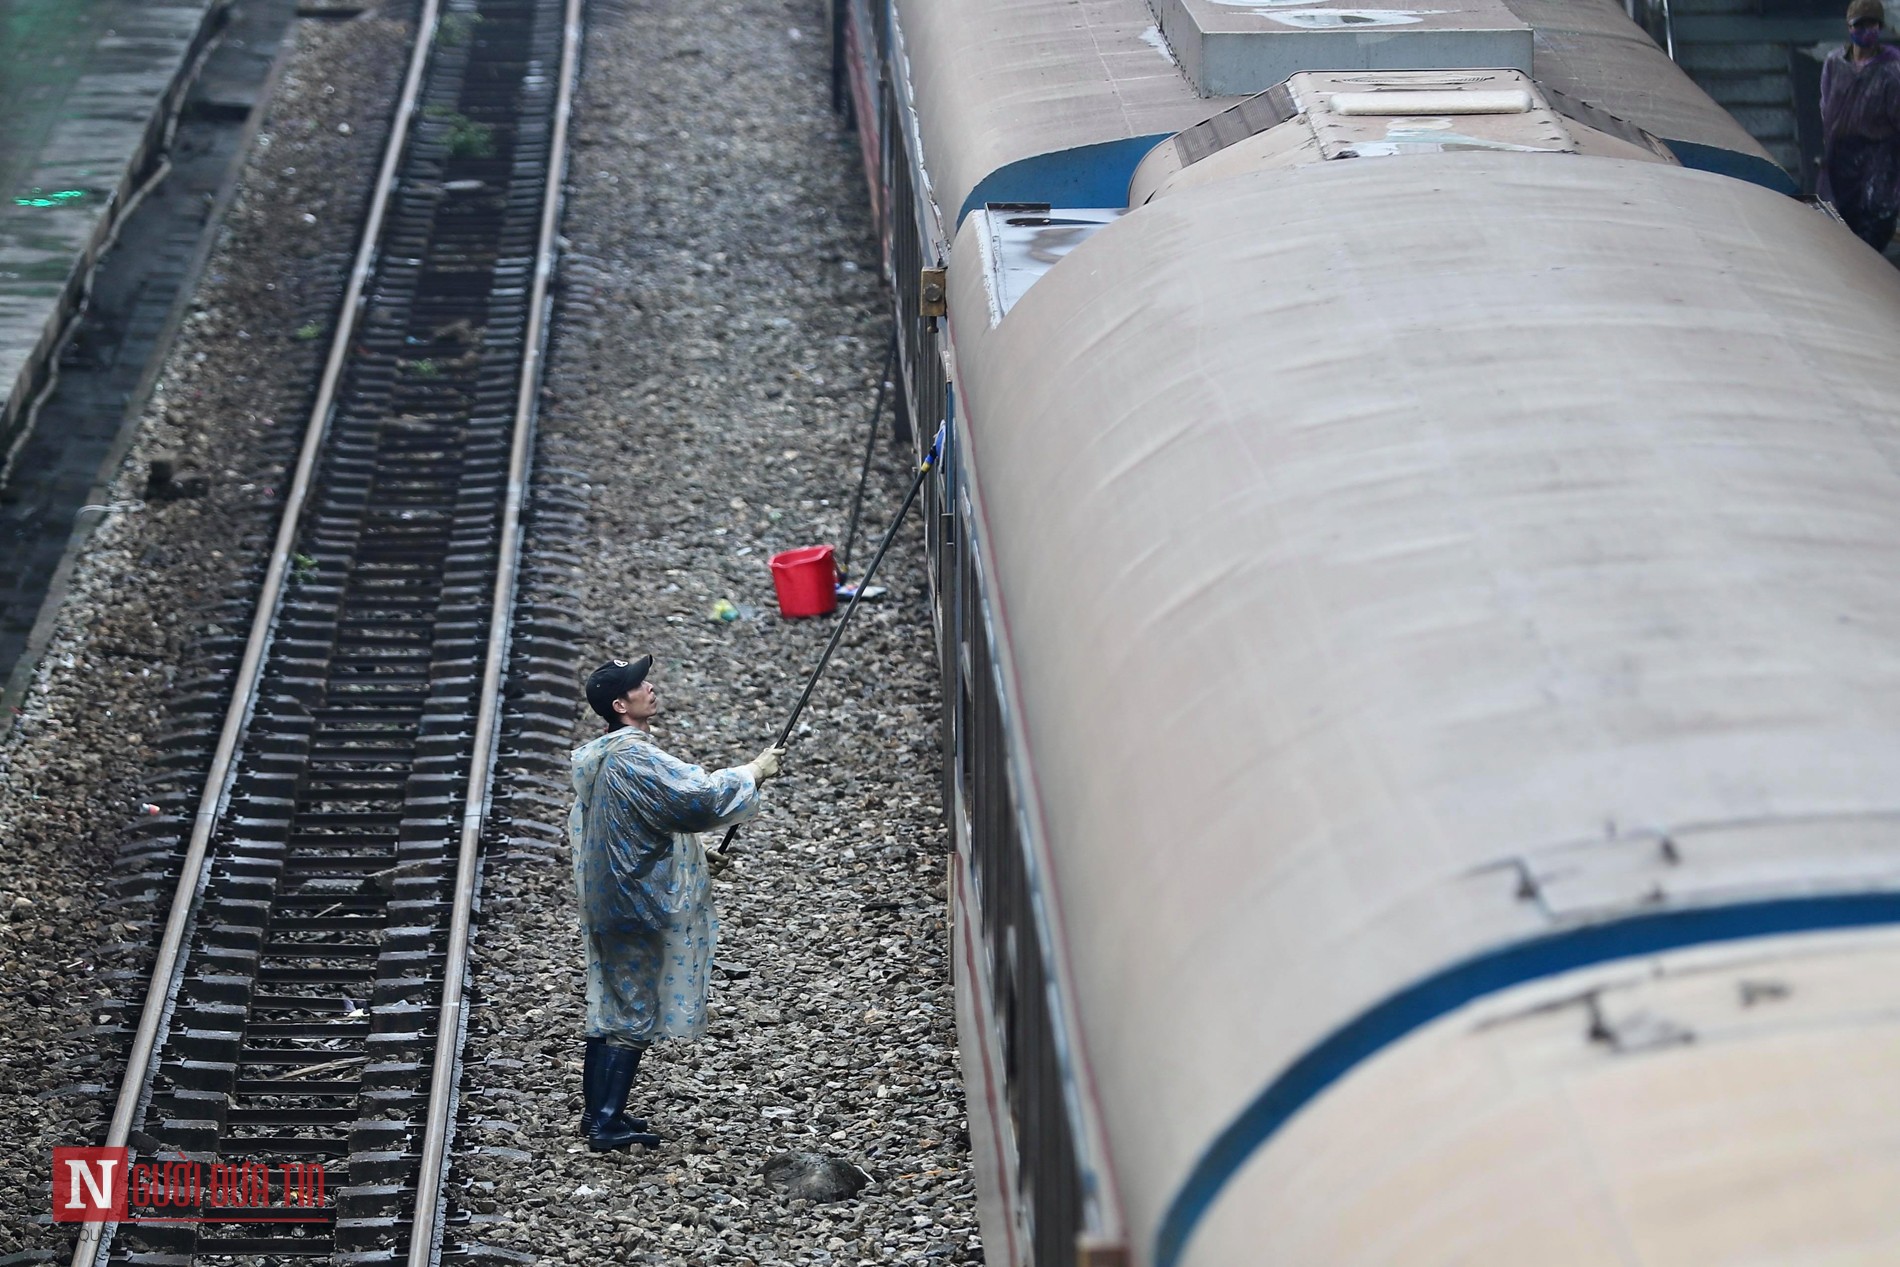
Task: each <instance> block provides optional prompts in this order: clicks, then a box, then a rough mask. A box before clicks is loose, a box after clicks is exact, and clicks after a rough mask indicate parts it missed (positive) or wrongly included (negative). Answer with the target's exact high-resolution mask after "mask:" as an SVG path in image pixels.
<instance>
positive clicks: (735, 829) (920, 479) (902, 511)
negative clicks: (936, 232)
mask: <svg viewBox="0 0 1900 1267" xmlns="http://www.w3.org/2000/svg"><path fill="white" fill-rule="evenodd" d="M942 456H943V428H942V427H938V428H937V438H936V440H934V441H933V442H932V443H931V445H930V455H929V456H928V457H926V458H925V459H924V460H923V464H922V465H921V466H919V467H918V468H917V478H916V479H914V480H912V481H911V482H910V491H909V492H908V493H905V494H904V504H903V505H902V506H899V507H898V508H897V516H896V518H894V519H892V520H891V526H890V527H889V528H887V529H885V530H884V540H882V541H880V542H878V546H877V553H876V554H874V555H872V556H871V562H870V564H869V566H867V567H866V568H865V569H864V579H863V580H862V581H860V582H858V587H857V589H856V590H854V591H853V592H852V594H851V601H850V602H849V603H848V604H846V605H845V609H844V615H842V616H840V617H838V623H837V624H835V625H833V626H832V627H831V637H830V638H829V639H828V640H827V641H826V642H825V651H824V654H823V655H821V656H819V657H818V667H817V668H815V669H813V670H812V671H811V676H809V677H807V678H806V679H805V689H804V691H803V692H802V693H801V694H800V695H799V697H798V703H796V704H794V705H792V715H791V716H790V717H787V718H786V719H785V726H784V728H783V729H781V730H780V731H779V732H778V740H777V742H775V743H774V744H773V745H772V746H773V747H774V748H783V747H784V746H785V745H786V744H787V743H789V742H791V738H792V728H793V727H795V726H797V725H798V715H799V714H800V713H802V712H804V711H805V705H806V704H807V703H809V702H810V700H811V693H812V691H813V690H814V689H815V688H816V687H817V685H818V679H819V678H821V677H823V676H824V672H825V666H826V665H827V664H830V663H831V653H832V652H833V651H836V650H837V649H838V639H840V638H842V637H843V636H844V627H845V626H846V625H848V624H850V623H851V613H853V612H855V611H857V609H858V604H859V603H860V602H862V601H863V600H864V591H865V589H866V587H868V586H869V585H870V583H871V575H872V574H873V573H874V572H876V571H877V565H878V564H880V563H882V562H883V561H884V553H885V551H887V550H889V549H890V548H891V542H893V541H895V540H896V539H897V530H898V529H899V528H900V527H902V526H903V523H904V516H906V515H908V514H909V513H910V507H911V503H912V502H914V501H916V500H917V494H918V493H919V492H920V491H922V489H923V487H924V480H925V479H926V478H927V477H928V476H929V475H930V472H931V471H932V470H933V469H935V467H936V465H937V463H938V461H939V460H940V459H941V458H942ZM738 834H739V824H737V823H734V824H733V825H732V826H730V827H728V828H726V834H725V835H724V836H722V837H721V838H720V840H719V847H718V849H716V850H715V851H714V852H716V853H724V852H725V851H726V850H727V848H729V847H730V846H731V844H732V841H733V838H734V837H735V836H737V835H738Z"/></svg>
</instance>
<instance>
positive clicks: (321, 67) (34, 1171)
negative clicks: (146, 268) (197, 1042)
mask: <svg viewBox="0 0 1900 1267" xmlns="http://www.w3.org/2000/svg"><path fill="white" fill-rule="evenodd" d="M407 42H408V35H407V27H406V25H405V24H403V23H400V22H395V21H391V20H388V19H385V18H382V17H380V16H378V15H376V14H374V13H371V14H368V15H365V17H364V18H362V19H360V20H357V21H351V22H343V23H334V24H333V23H308V22H306V23H302V24H300V25H299V26H298V28H297V30H296V32H295V35H294V37H293V47H292V48H291V49H290V51H288V52H287V53H286V57H287V61H286V62H285V65H284V70H283V74H282V75H281V77H280V79H279V82H278V84H277V91H276V96H275V98H274V102H273V105H272V108H271V111H270V114H269V116H268V117H267V119H266V121H265V123H264V126H263V129H262V131H261V132H260V133H259V136H258V138H257V142H256V146H255V148H254V150H253V152H252V153H251V155H250V156H249V158H248V159H247V160H246V164H245V170H244V175H243V177H242V181H241V184H240V187H239V190H238V192H237V195H236V197H235V198H234V199H233V201H232V204H231V208H230V210H229V212H228V213H227V216H226V219H225V222H224V225H223V228H222V230H221V231H220V238H219V242H218V244H217V247H216V249H215V251H214V253H213V255H212V257H211V260H210V262H209V265H208V267H207V270H206V272H205V276H204V280H203V282H202V283H201V285H200V286H199V289H198V292H197V294H196V295H195V296H194V297H193V300H192V304H191V310H190V312H189V314H188V315H187V316H186V318H185V321H184V324H183V328H182V330H181V332H180V335H179V339H178V342H177V344H176V345H175V347H174V348H173V350H172V351H171V353H170V354H169V356H168V357H167V359H166V362H165V365H164V367H163V369H162V371H161V373H160V375H159V379H158V381H157V384H156V386H155V388H154V392H153V395H152V399H151V401H150V403H149V406H148V408H147V409H146V410H145V412H144V415H143V417H142V419H141V420H140V423H139V426H138V430H137V433H136V436H135V438H134V441H133V445H132V449H131V452H130V454H129V456H128V457H127V459H126V461H125V464H124V466H123V468H122V469H121V471H120V473H119V475H118V477H117V479H116V481H115V482H114V484H113V487H112V493H111V497H110V499H109V505H110V507H111V510H110V512H109V513H106V514H103V516H102V518H103V520H104V522H103V523H102V524H101V525H100V526H99V528H98V530H97V531H96V532H95V533H94V534H93V535H92V537H91V539H90V541H89V543H88V545H87V548H86V550H85V552H84V553H83V554H82V555H81V557H80V558H79V559H78V560H77V562H76V565H75V567H74V570H73V574H72V578H71V581H70V584H69V586H68V592H67V596H66V598H65V601H64V603H63V605H62V607H61V609H60V611H59V614H58V623H57V626H56V628H55V630H54V633H53V637H52V640H51V642H50V644H49V647H48V650H47V652H46V654H45V656H44V657H43V658H42V661H41V664H40V668H39V672H38V674H37V676H36V677H35V680H34V682H33V685H32V688H31V690H30V691H29V692H28V694H27V696H26V698H25V700H24V701H23V702H22V705H21V707H20V712H19V714H18V715H17V716H16V717H15V718H14V719H13V720H14V724H13V726H12V728H11V730H10V731H9V733H8V734H7V735H6V737H5V738H4V740H0V844H3V845H4V847H0V1033H4V1034H5V1035H6V1041H5V1042H4V1043H3V1044H0V1157H3V1158H4V1161H0V1205H4V1207H5V1209H6V1217H5V1219H4V1221H3V1222H0V1255H3V1254H8V1253H13V1252H18V1251H34V1250H37V1251H43V1252H48V1253H50V1252H51V1248H52V1247H55V1246H64V1247H69V1246H70V1245H71V1243H72V1234H71V1232H70V1230H69V1229H68V1228H67V1227H57V1228H56V1227H53V1226H51V1225H50V1224H49V1222H48V1219H49V1206H48V1178H49V1174H50V1170H49V1165H50V1158H51V1154H52V1149H53V1147H54V1146H55V1145H61V1144H75V1143H88V1142H94V1141H96V1140H98V1139H100V1138H102V1137H103V1135H104V1127H105V1120H106V1118H107V1117H108V1116H109V1115H110V1113H111V1104H112V1100H113V1098H114V1097H116V1095H117V1092H118V1085H119V1081H120V1078H121V1077H122V1076H123V1066H122V1060H123V1040H122V1037H121V1035H120V1033H119V1032H117V1031H118V1027H119V1026H121V1025H122V1024H135V1023H136V1021H137V1010H136V1004H137V1003H138V1001H140V1000H141V999H142V998H143V994H144V987H145V981H146V978H147V976H148V974H149V972H150V959H151V947H152V945H153V943H154V941H155V937H156V931H155V929H156V925H155V923H154V918H155V909H154V908H155V906H156V907H157V910H156V918H157V920H159V921H162V919H163V908H164V907H165V906H168V905H169V902H170V891H169V889H166V890H164V891H163V892H160V891H158V890H156V889H153V888H148V887H145V886H142V885H140V884H133V885H131V886H130V888H129V889H128V890H126V891H120V889H119V888H118V887H117V886H115V885H114V884H113V881H114V879H115V878H116V877H117V876H118V875H120V874H122V873H123V872H122V870H121V869H119V868H116V867H115V857H116V855H118V854H119V853H120V852H121V851H122V850H125V849H128V848H132V847H135V846H136V845H137V844H138V843H139V841H140V839H141V838H142V833H141V832H139V831H137V830H135V828H134V827H133V826H132V825H133V824H135V823H139V822H142V821H146V820H145V816H144V815H143V814H142V812H141V807H142V806H144V805H146V804H148V803H151V801H150V799H148V798H155V799H164V796H163V793H161V792H160V791H158V790H156V786H155V782H154V779H153V775H154V773H155V771H154V765H153V763H154V762H155V760H156V759H157V758H158V757H159V755H160V748H159V743H160V740H161V738H162V737H163V736H164V735H165V734H166V732H167V731H169V730H170V729H172V728H173V727H174V726H175V725H176V724H177V716H176V709H175V705H176V704H177V703H178V701H179V700H180V699H181V698H183V697H188V696H192V695H202V693H203V692H202V691H201V690H200V689H199V687H200V686H201V685H202V687H203V688H204V689H206V690H212V691H215V690H217V689H218V687H219V685H220V683H219V681H218V680H217V679H216V678H215V677H213V678H212V679H211V680H210V681H207V682H205V683H202V684H199V683H196V682H195V681H194V679H195V676H196V675H195V672H194V669H193V668H192V665H193V663H194V661H195V660H196V659H197V658H198V655H199V650H200V648H202V646H203V644H204V642H205V640H206V639H207V637H210V638H216V637H219V636H221V635H223V634H235V635H240V636H241V635H242V634H243V633H244V632H245V629H246V626H247V624H248V619H249V617H248V614H244V615H242V616H241V618H240V619H238V620H232V619H231V615H232V613H231V611H230V610H229V609H228V608H227V606H226V602H225V600H226V599H227V598H229V597H232V596H236V597H239V598H242V597H243V596H244V595H245V594H247V593H248V592H249V590H250V588H251V585H252V584H253V583H254V577H255V575H256V574H257V573H258V572H260V571H261V563H262V550H263V548H264V547H263V546H262V544H261V543H260V541H259V540H258V537H259V536H260V534H264V533H267V532H268V531H270V528H271V526H272V525H274V524H275V522H276V507H277V505H278V503H279V502H280V500H281V498H280V496H279V490H278V484H279V482H280V481H281V479H282V478H283V472H284V469H285V465H286V462H287V459H288V457H289V455H290V454H291V453H292V452H293V451H294V448H295V446H296V444H297V442H298V439H299V436H300V434H301V432H302V424H303V420H304V417H305V413H306V410H307V409H308V401H309V397H310V387H311V383H312V381H313V379H314V377H315V373H316V365H317V357H318V355H319V354H320V352H322V351H323V350H324V348H325V339H326V337H327V329H326V328H325V327H326V325H327V323H328V321H329V320H330V318H331V315H332V313H331V309H332V308H333V307H334V305H335V301H336V296H337V295H338V294H340V293H341V286H342V277H343V275H344V274H345V272H346V271H347V269H348V266H349V260H350V255H351V253H352V250H353V243H354V236H355V227H354V226H355V224H356V222H357V220H358V218H359V216H360V213H361V206H362V197H363V193H364V190H365V189H367V187H368V183H369V180H370V177H371V176H372V174H373V172H374V169H375V163H376V160H377V157H378V155H379V153H380V151H381V147H382V143H383V136H384V133H385V129H386V121H387V115H388V107H387V104H386V103H387V102H388V101H389V100H390V99H391V97H392V95H393V91H394V86H395V85H396V84H397V83H399V82H400V80H401V74H402V68H403V60H404V52H405V49H406V46H407ZM159 455H176V456H177V457H178V458H179V459H180V470H179V474H180V476H181V477H188V476H193V475H204V476H206V477H207V478H208V482H209V489H208V491H207V492H206V493H205V494H204V495H203V496H202V497H197V498H191V499H187V500H180V501H171V502H153V503H145V502H142V501H141V500H140V498H141V497H142V495H143V491H144V484H145V472H146V470H147V467H148V464H149V463H150V461H151V460H152V459H153V458H154V457H157V456H159ZM88 513H90V514H94V515H99V514H100V513H101V512H99V511H92V512H88ZM221 620H222V621H227V622H229V624H230V627H229V628H228V629H227V628H225V627H224V626H222V625H220V623H219V622H220V621H221ZM223 689H224V693H225V694H226V695H228V689H229V688H228V683H226V684H224V687H223ZM219 707H220V708H221V707H222V705H219ZM213 728H214V729H215V722H214V723H213ZM167 808H169V805H168V806H167ZM154 825H156V824H152V823H150V822H147V826H154ZM174 835H175V833H174ZM128 1005H131V1006H128ZM68 1252H70V1251H69V1250H68Z"/></svg>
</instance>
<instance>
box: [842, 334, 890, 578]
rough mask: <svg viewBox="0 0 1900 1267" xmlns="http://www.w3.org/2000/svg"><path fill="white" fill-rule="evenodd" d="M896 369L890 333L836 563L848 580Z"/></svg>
mask: <svg viewBox="0 0 1900 1267" xmlns="http://www.w3.org/2000/svg"><path fill="white" fill-rule="evenodd" d="M896 371H897V335H896V333H895V332H893V333H892V334H891V354H890V355H889V356H888V357H886V358H885V360H884V372H883V373H882V374H880V375H879V376H878V380H877V403H876V404H874V405H872V406H871V425H870V427H869V428H868V429H867V430H866V432H865V436H864V466H863V467H862V468H861V469H860V470H859V471H858V491H857V494H856V495H855V496H853V497H852V498H851V526H850V527H849V528H847V529H846V530H845V534H844V562H842V563H840V564H839V565H838V575H839V576H842V577H844V578H845V579H847V580H849V579H850V577H851V547H852V546H854V545H856V544H857V542H858V511H859V510H861V509H862V508H863V506H864V486H865V484H866V483H868V482H869V481H870V478H871V455H872V454H873V453H875V452H876V451H877V424H878V420H879V419H881V418H882V417H883V416H884V392H885V389H887V388H888V387H889V386H890V385H891V375H892V374H894V373H895V372H896Z"/></svg>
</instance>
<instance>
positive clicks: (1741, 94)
mask: <svg viewBox="0 0 1900 1267" xmlns="http://www.w3.org/2000/svg"><path fill="white" fill-rule="evenodd" d="M1695 81H1696V83H1697V84H1699V85H1701V88H1702V91H1704V92H1706V93H1708V94H1709V95H1710V96H1711V97H1714V98H1715V99H1716V101H1717V102H1718V103H1720V104H1721V106H1722V107H1723V108H1724V109H1726V110H1735V109H1737V108H1738V107H1741V106H1792V105H1793V104H1794V103H1793V99H1792V97H1791V96H1790V94H1791V93H1792V92H1793V91H1794V90H1793V88H1792V87H1791V85H1790V84H1789V81H1788V76H1787V75H1786V74H1780V75H1775V74H1753V73H1745V74H1728V73H1721V72H1713V71H1711V72H1707V73H1704V74H1700V75H1697V76H1696V77H1695Z"/></svg>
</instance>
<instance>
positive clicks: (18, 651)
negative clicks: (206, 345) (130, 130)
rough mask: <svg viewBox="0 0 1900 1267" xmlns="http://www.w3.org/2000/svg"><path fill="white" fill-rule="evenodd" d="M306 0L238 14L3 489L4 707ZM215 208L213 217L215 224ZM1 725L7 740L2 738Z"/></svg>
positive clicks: (146, 387)
mask: <svg viewBox="0 0 1900 1267" xmlns="http://www.w3.org/2000/svg"><path fill="white" fill-rule="evenodd" d="M296 9H297V5H296V3H295V0H252V2H250V3H246V4H243V5H240V6H237V7H236V8H235V9H234V10H233V11H231V16H230V18H229V20H228V21H227V23H226V25H225V28H224V30H223V31H222V32H221V33H220V34H219V36H218V39H217V43H216V44H215V46H214V47H213V48H212V50H211V52H210V54H209V56H208V57H207V58H206V59H205V63H204V66H203V67H202V68H201V69H200V71H199V74H198V78H197V81H196V82H195V83H194V84H193V85H192V88H191V91H190V93H189V94H187V96H186V98H185V104H184V108H183V110H182V112H181V114H180V116H179V121H178V128H177V131H176V132H175V133H174V134H173V137H172V145H171V148H170V150H169V151H168V154H167V157H169V159H170V160H171V164H172V170H171V173H170V174H169V175H168V176H167V177H166V178H165V179H164V180H163V181H161V182H160V183H159V184H158V185H157V186H156V187H155V188H153V189H152V191H151V192H150V193H149V194H148V195H147V196H146V197H145V199H144V201H143V202H141V203H139V205H138V206H137V207H136V208H135V209H134V210H133V211H132V213H131V215H129V216H128V217H127V218H126V220H125V223H124V224H123V225H122V226H121V227H120V230H119V240H118V244H117V245H116V246H114V247H113V249H112V250H111V251H110V252H109V253H108V254H107V255H106V256H105V258H104V259H103V260H102V261H101V262H100V265H99V268H98V270H97V272H96V273H95V274H94V278H93V291H92V298H91V302H90V304H89V305H88V308H87V311H86V315H85V316H84V317H83V318H82V320H81V321H80V324H79V328H78V330H77V332H76V333H75V335H74V337H73V338H72V339H71V340H70V341H69V342H68V344H67V346H66V349H65V351H64V352H63V354H62V355H61V357H60V361H59V366H58V370H59V378H58V382H57V384H56V385H55V387H54V389H53V392H52V394H51V395H50V396H48V397H47V398H46V400H45V401H44V402H43V403H42V404H41V406H40V411H39V417H38V419H37V421H36V423H35V425H34V427H33V430H32V433H31V434H30V435H29V436H28V437H27V438H26V440H25V441H24V443H22V445H21V446H20V449H19V451H18V453H17V454H16V455H15V457H14V460H13V461H12V462H11V463H10V464H9V465H8V467H7V471H6V482H5V484H4V485H0V688H6V687H8V684H9V681H10V680H11V689H8V690H4V691H0V697H4V698H6V699H8V700H9V701H10V702H11V701H12V699H13V697H14V696H15V695H16V694H18V693H21V692H23V690H24V685H25V680H26V678H27V673H23V672H22V673H16V670H19V669H22V668H24V669H27V670H30V669H31V663H30V661H31V659H33V658H36V657H37V655H38V652H39V648H37V647H30V646H29V645H28V644H29V642H30V640H31V639H32V634H33V628H34V624H35V622H36V620H37V619H38V617H39V614H40V612H41V610H42V608H43V607H44V606H45V604H46V600H47V597H48V595H49V593H50V591H51V588H52V585H53V582H54V578H55V576H56V575H57V574H58V571H59V566H60V560H61V559H62V557H63V556H64V555H65V552H66V548H67V544H68V542H69V541H71V540H72V538H73V532H74V529H75V528H76V527H79V526H82V525H80V523H79V521H80V518H81V508H82V507H84V506H86V505H87V504H88V502H89V500H90V499H91V498H92V496H93V495H94V493H95V491H96V489H97V488H98V487H99V486H100V485H101V484H102V483H103V482H105V481H106V480H109V479H110V478H111V475H112V471H111V470H110V469H109V468H110V467H112V466H116V465H117V463H118V460H119V459H120V457H121V456H122V455H123V453H124V449H125V446H126V444H127V443H128V442H129V440H130V428H131V426H132V423H133V421H134V420H135V419H136V416H137V414H138V413H139V412H140V411H141V410H142V409H143V407H144V402H145V397H146V396H147V394H148V393H149V391H150V387H151V383H152V380H153V378H154V377H155V375H156V371H157V368H158V364H159V362H160V360H161V359H162V358H163V356H164V354H165V351H166V349H167V348H168V347H169V346H170V344H171V341H172V336H173V334H174V332H175V331H176V329H177V322H178V319H179V317H180V315H181V314H182V311H183V301H184V300H186V299H187V298H188V297H189V295H190V293H191V291H192V290H193V289H194V288H195V287H196V284H197V279H198V274H199V273H200V271H201V270H202V268H203V265H204V260H205V257H206V256H207V254H208V253H209V249H210V243H211V240H212V238H213V236H214V232H215V230H216V228H217V221H218V219H219V217H220V215H221V213H222V209H223V208H222V203H223V201H225V200H226V199H228V196H229V191H230V190H231V188H232V187H233V183H234V181H235V178H236V173H237V169H238V166H239V164H240V162H241V160H242V158H243V153H244V151H245V149H247V148H248V146H247V138H248V137H249V135H250V133H251V130H252V126H253V125H252V122H251V120H252V116H253V113H254V111H256V110H257V109H258V108H259V107H260V104H261V103H260V98H261V97H262V95H263V94H264V92H265V90H266V87H267V85H268V83H269V81H270V78H271V68H272V67H273V65H275V62H276V57H277V53H278V49H279V47H280V45H281V44H282V42H283V39H284V36H285V34H286V32H288V30H289V29H290V23H291V21H292V19H293V18H294V17H295V15H296ZM207 208H210V209H211V211H210V214H207ZM4 728H5V726H4V722H0V730H4Z"/></svg>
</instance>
